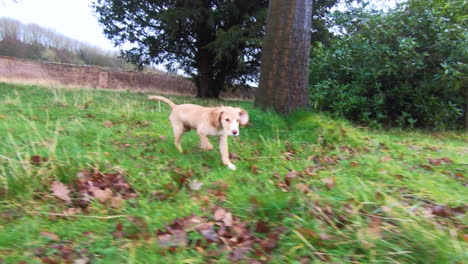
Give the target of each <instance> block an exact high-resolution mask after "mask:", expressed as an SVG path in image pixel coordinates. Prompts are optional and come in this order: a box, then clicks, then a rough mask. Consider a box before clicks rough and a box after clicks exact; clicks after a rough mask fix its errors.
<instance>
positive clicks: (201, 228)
mask: <svg viewBox="0 0 468 264" xmlns="http://www.w3.org/2000/svg"><path fill="white" fill-rule="evenodd" d="M197 230H198V232H200V234H201V235H202V236H203V237H204V238H205V239H207V240H208V241H212V242H219V238H218V235H217V234H216V232H215V230H214V228H213V224H212V223H203V224H200V225H198V226H197Z"/></svg>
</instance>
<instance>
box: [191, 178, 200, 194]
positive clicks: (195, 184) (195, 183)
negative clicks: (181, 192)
mask: <svg viewBox="0 0 468 264" xmlns="http://www.w3.org/2000/svg"><path fill="white" fill-rule="evenodd" d="M202 186H203V182H200V181H198V180H197V179H194V180H193V181H190V183H189V187H190V189H192V190H194V191H199V190H200V189H201V187H202Z"/></svg>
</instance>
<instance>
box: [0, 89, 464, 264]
mask: <svg viewBox="0 0 468 264" xmlns="http://www.w3.org/2000/svg"><path fill="white" fill-rule="evenodd" d="M171 99H173V100H174V101H175V102H176V103H183V102H191V103H197V104H202V105H220V104H224V105H234V106H240V107H243V108H244V109H246V110H247V111H248V112H249V114H250V124H249V125H248V126H247V127H244V128H242V129H241V136H240V137H239V138H230V140H229V141H230V142H229V144H230V152H232V156H233V157H234V159H235V161H234V164H236V166H237V170H236V171H231V170H228V169H227V168H226V167H225V166H223V165H222V164H221V162H220V157H219V153H218V151H217V141H215V140H214V139H211V142H212V143H213V144H214V145H215V150H213V151H209V152H205V151H201V150H199V149H198V137H197V136H196V134H195V133H194V132H190V133H187V134H185V135H184V138H183V140H182V146H183V148H184V149H185V151H186V152H185V153H184V154H182V155H180V154H179V153H178V152H177V150H176V148H175V147H174V145H173V143H172V139H173V137H172V132H171V127H170V125H169V121H168V115H169V107H168V106H167V105H165V104H164V103H158V102H154V101H148V100H147V99H146V95H145V94H135V93H130V92H116V91H103V90H83V89H65V88H57V87H37V86H21V85H12V84H6V83H0V263H229V262H239V263H322V262H332V263H438V264H439V263H467V260H468V253H467V252H468V250H467V241H468V234H467V233H468V232H467V231H468V230H467V225H468V219H467V217H466V212H465V211H466V209H467V207H466V205H467V201H468V191H467V186H468V180H467V178H466V175H467V173H468V165H467V164H468V136H467V135H466V134H463V133H454V132H437V133H429V132H421V131H397V130H387V131H375V130H370V129H367V128H364V127H358V126H356V125H352V124H350V123H348V122H346V121H343V120H338V119H333V118H330V117H328V116H326V115H323V114H317V113H305V112H300V113H295V114H293V115H290V116H287V117H281V116H279V115H277V114H274V113H272V112H262V111H260V110H258V109H256V108H254V107H253V105H252V104H251V103H248V102H245V103H244V102H217V101H208V100H198V99H194V98H187V97H171Z"/></svg>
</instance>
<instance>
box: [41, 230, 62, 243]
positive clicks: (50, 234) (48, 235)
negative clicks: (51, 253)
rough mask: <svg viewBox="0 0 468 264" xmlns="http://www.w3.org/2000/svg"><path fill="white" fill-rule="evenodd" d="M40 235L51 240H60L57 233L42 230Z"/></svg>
mask: <svg viewBox="0 0 468 264" xmlns="http://www.w3.org/2000/svg"><path fill="white" fill-rule="evenodd" d="M41 236H43V237H46V238H48V239H50V240H53V241H58V240H60V237H59V236H58V235H57V234H55V233H54V232H50V231H42V232H41Z"/></svg>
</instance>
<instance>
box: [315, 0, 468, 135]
mask: <svg viewBox="0 0 468 264" xmlns="http://www.w3.org/2000/svg"><path fill="white" fill-rule="evenodd" d="M466 8H467V4H466V2H464V1H462V0H456V1H428V0H409V1H408V2H405V3H403V4H400V5H399V6H397V7H396V8H395V9H393V10H390V11H388V12H381V11H373V10H368V9H367V8H366V7H365V5H363V6H360V7H355V8H351V9H349V10H348V11H346V12H337V13H335V14H334V15H333V17H332V19H331V21H333V23H334V24H335V28H336V29H337V30H338V31H339V32H340V33H339V34H337V35H336V36H335V37H334V38H333V39H332V40H331V42H330V44H329V46H327V47H325V46H324V45H322V44H320V43H316V44H314V47H313V49H312V50H313V51H312V63H311V67H310V70H311V73H310V84H311V87H310V97H311V101H312V105H313V107H314V108H315V109H318V110H324V111H331V112H333V113H336V114H338V115H341V116H344V117H346V118H348V119H351V120H353V121H357V122H362V123H366V124H370V125H374V126H379V125H398V126H411V127H412V126H417V127H433V128H456V127H460V126H461V125H462V124H463V118H462V117H463V113H464V107H465V104H466V98H465V96H468V95H467V94H468V91H467V83H466V73H467V68H468V67H467V61H466V58H467V49H468V41H467V40H468V38H467V36H468V35H467V34H468V33H467V31H466V30H465V28H466V19H465V20H463V14H466Z"/></svg>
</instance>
